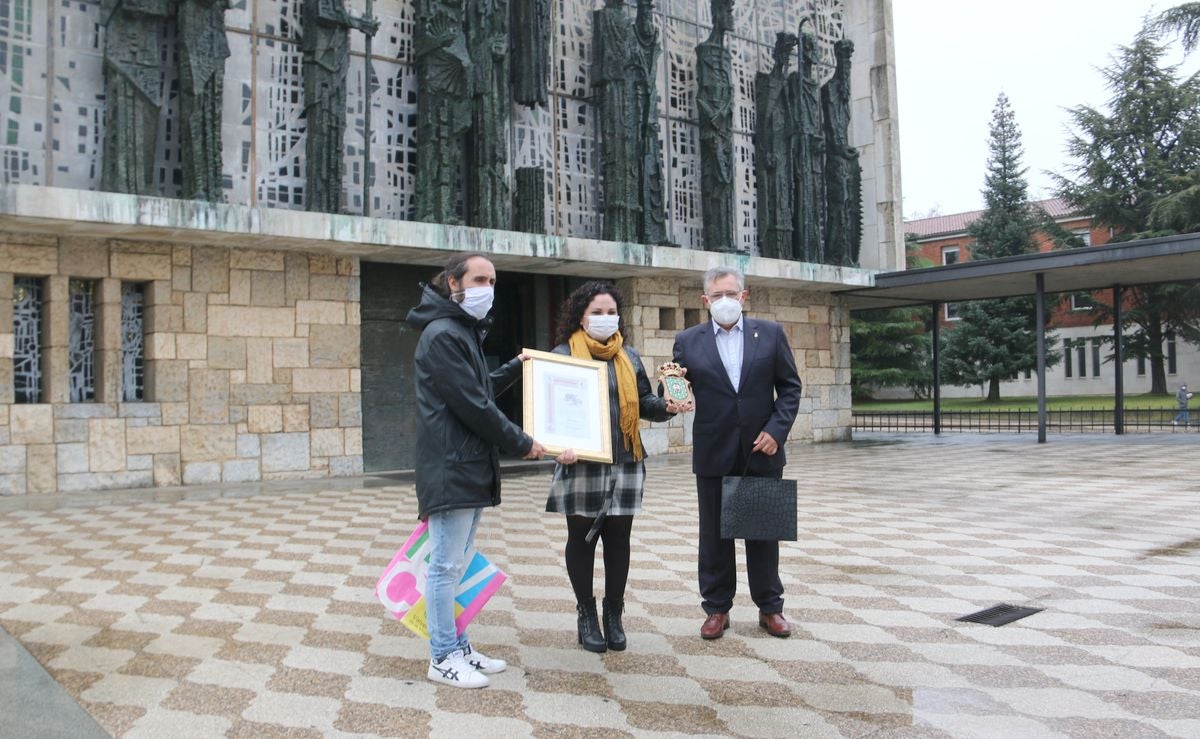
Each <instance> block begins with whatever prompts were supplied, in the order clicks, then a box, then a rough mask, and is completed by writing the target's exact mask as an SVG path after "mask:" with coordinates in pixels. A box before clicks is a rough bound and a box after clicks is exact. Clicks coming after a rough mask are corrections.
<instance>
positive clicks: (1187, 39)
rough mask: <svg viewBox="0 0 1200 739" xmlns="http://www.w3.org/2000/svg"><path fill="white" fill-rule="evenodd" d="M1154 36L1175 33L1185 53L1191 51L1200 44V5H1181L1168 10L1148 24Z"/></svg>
mask: <svg viewBox="0 0 1200 739" xmlns="http://www.w3.org/2000/svg"><path fill="white" fill-rule="evenodd" d="M1150 31H1151V32H1152V33H1155V34H1166V33H1177V34H1179V40H1180V41H1181V42H1182V43H1183V48H1184V50H1185V51H1192V50H1194V49H1195V48H1196V45H1197V42H1200V3H1181V4H1179V5H1176V6H1175V7H1173V8H1168V9H1167V10H1164V11H1163V12H1162V13H1160V14H1159V15H1158V17H1157V18H1155V19H1154V20H1153V21H1151V22H1150Z"/></svg>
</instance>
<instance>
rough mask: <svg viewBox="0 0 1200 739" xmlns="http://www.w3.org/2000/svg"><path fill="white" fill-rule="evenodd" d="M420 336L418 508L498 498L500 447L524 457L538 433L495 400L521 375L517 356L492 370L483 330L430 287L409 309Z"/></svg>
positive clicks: (423, 511) (423, 513)
mask: <svg viewBox="0 0 1200 739" xmlns="http://www.w3.org/2000/svg"><path fill="white" fill-rule="evenodd" d="M408 323H409V325H410V326H412V327H413V328H415V329H417V330H418V331H421V332H422V333H421V339H420V341H418V342H417V353H416V372H417V414H418V416H417V465H416V478H417V506H418V509H417V515H418V516H419V517H420V518H421V519H424V518H426V517H427V516H428V515H429V514H430V513H436V512H438V511H447V510H452V509H456V508H479V507H482V506H494V505H499V504H500V454H499V451H498V449H497V447H499V449H503V450H504V451H505V452H507V453H510V454H518V455H521V456H524V455H525V454H528V453H529V449H530V448H531V447H532V446H533V439H532V438H530V436H529V435H528V434H526V433H525V432H523V431H522V430H521V429H520V427H518V426H517V425H515V424H514V423H512V422H511V421H509V420H508V418H506V417H505V415H504V414H503V413H502V412H501V411H500V409H499V408H497V407H496V403H495V400H494V398H495V397H496V392H497V390H498V391H500V392H503V391H504V390H506V389H508V387H509V386H510V385H512V384H513V383H514V382H516V380H517V378H518V377H520V376H521V360H519V359H513V360H512V361H510V362H508V363H507V364H504V365H502V366H501V367H499V368H498V369H497V370H496V371H495V372H492V373H490V374H489V373H488V369H487V364H486V363H485V361H484V358H483V330H482V328H481V327H480V325H479V321H476V320H475V319H474V318H473V317H471V316H470V315H468V314H467V313H466V312H464V311H463V309H462V308H461V307H460V306H459V304H458V303H455V302H453V301H451V300H448V299H446V298H443V297H442V296H441V295H438V294H437V293H436V292H434V290H433V289H431V288H430V287H428V286H426V287H425V288H424V290H423V291H422V294H421V303H420V305H418V306H417V307H416V308H413V309H412V310H410V311H409V312H408Z"/></svg>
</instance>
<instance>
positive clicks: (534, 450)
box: [524, 440, 546, 459]
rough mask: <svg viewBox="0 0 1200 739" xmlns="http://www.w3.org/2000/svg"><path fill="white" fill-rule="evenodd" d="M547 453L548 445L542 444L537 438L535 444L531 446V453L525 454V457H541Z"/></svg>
mask: <svg viewBox="0 0 1200 739" xmlns="http://www.w3.org/2000/svg"><path fill="white" fill-rule="evenodd" d="M545 455H546V447H544V446H542V445H541V444H540V443H538V442H537V441H536V440H535V441H534V442H533V446H531V447H529V453H528V454H526V455H525V457H524V458H525V459H541V458H542V457H544V456H545Z"/></svg>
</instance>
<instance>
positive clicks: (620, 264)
mask: <svg viewBox="0 0 1200 739" xmlns="http://www.w3.org/2000/svg"><path fill="white" fill-rule="evenodd" d="M3 230H10V231H18V232H28V233H33V234H49V235H57V236H62V235H74V236H85V237H92V238H115V239H127V240H134V241H157V242H171V243H177V244H193V245H205V246H228V247H231V248H250V249H278V250H285V251H286V250H299V251H310V252H320V253H324V254H332V255H335V256H345V257H359V258H361V259H363V260H369V261H378V262H393V263H402V264H417V265H431V266H432V265H439V266H440V265H443V264H445V263H446V259H447V257H448V256H449V255H450V254H451V253H452V252H456V251H457V252H462V251H479V252H484V253H486V254H487V255H488V258H489V259H491V260H492V261H493V262H494V263H495V264H496V267H497V268H498V269H501V270H512V271H519V272H530V273H540V274H558V275H568V276H573V277H596V278H605V279H615V278H621V277H664V276H670V277H675V278H678V279H680V280H686V281H690V282H691V283H692V284H695V285H697V286H699V284H700V280H701V277H702V276H703V275H704V273H705V272H706V271H707V270H709V269H711V268H713V267H719V266H728V267H736V268H738V269H740V270H741V271H742V272H743V273H744V274H745V275H746V280H747V282H748V284H750V285H751V286H752V287H754V288H760V287H767V288H786V289H790V290H804V291H811V292H821V293H831V292H834V291H837V290H841V289H844V288H847V287H853V286H860V287H865V286H868V285H870V284H871V278H872V276H873V275H874V274H875V273H874V271H873V270H870V269H860V268H857V267H840V266H833V265H828V264H811V263H807V262H797V261H792V260H784V259H767V258H764V257H752V256H748V255H746V254H735V253H721V252H711V251H701V250H698V249H680V248H678V247H671V246H648V245H644V244H631V243H624V242H617V241H601V240H598V239H587V238H581V237H574V236H549V235H544V234H529V233H519V232H515V231H500V230H493V229H484V228H472V227H469V226H450V225H442V224H436V223H418V222H416V221H401V220H395V219H390V218H364V217H362V216H355V215H334V214H328V213H310V212H306V211H296V210H287V209H283V208H267V207H263V206H244V205H228V204H223V203H202V202H198V201H189V200H178V199H174V198H159V197H146V196H138V195H128V194H120V193H109V192H95V191H88V190H71V189H66V188H57V187H44V186H39V185H13V184H9V185H0V231H3ZM3 268H4V265H0V269H3Z"/></svg>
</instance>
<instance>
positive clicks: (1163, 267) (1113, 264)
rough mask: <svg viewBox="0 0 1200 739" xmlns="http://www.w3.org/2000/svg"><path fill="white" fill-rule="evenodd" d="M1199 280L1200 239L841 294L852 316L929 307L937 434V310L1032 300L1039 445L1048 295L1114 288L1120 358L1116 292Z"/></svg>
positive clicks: (959, 267) (1119, 376)
mask: <svg viewBox="0 0 1200 739" xmlns="http://www.w3.org/2000/svg"><path fill="white" fill-rule="evenodd" d="M1188 280H1200V234H1184V235H1182V236H1167V237H1164V238H1159V239H1141V240H1139V241H1126V242H1123V243H1120V244H1109V245H1107V246H1097V247H1085V248H1080V249H1069V250H1063V251H1052V252H1042V253H1039V254H1025V255H1021V256H1018V257H1006V258H1004V259H989V260H984V261H979V262H960V263H958V264H950V265H946V266H943V267H929V268H926V269H912V270H905V271H903V272H887V273H884V274H878V275H876V276H875V287H870V288H859V289H854V290H844V291H841V292H839V295H841V296H843V297H845V298H846V299H847V302H848V303H849V304H850V309H851V310H863V309H870V308H898V307H901V306H909V305H931V306H932V307H933V315H932V316H931V320H932V322H933V373H934V375H933V377H934V380H933V428H934V433H935V434H937V433H941V388H940V385H941V380H940V377H939V375H940V372H939V369H940V368H939V366H938V364H939V360H938V353H939V352H938V345H939V344H940V341H939V337H938V333H939V331H938V328H939V326H940V323H941V321H940V320H939V319H940V316H939V306H940V305H941V304H942V303H952V302H956V301H967V300H981V299H986V298H1007V297H1015V296H1019V295H1035V296H1036V297H1037V299H1036V300H1035V301H1034V304H1035V306H1036V310H1037V320H1036V323H1037V328H1036V330H1037V334H1038V347H1037V385H1038V389H1037V397H1038V439H1037V440H1038V443H1040V444H1044V443H1046V343H1045V337H1046V325H1045V322H1046V316H1045V311H1044V310H1043V308H1044V305H1045V302H1044V296H1045V295H1046V294H1047V293H1066V292H1078V291H1093V290H1099V289H1102V288H1112V291H1113V298H1112V304H1113V306H1114V309H1115V315H1114V319H1113V339H1114V342H1115V345H1116V347H1117V350H1116V353H1117V356H1124V350H1123V349H1122V344H1123V337H1122V336H1121V302H1122V299H1121V292H1122V289H1123V288H1125V287H1131V286H1137V285H1152V284H1156V283H1163V282H1185V281H1188ZM1123 379H1124V378H1123V373H1122V364H1121V363H1119V362H1118V363H1117V365H1116V371H1115V373H1114V388H1113V391H1114V393H1113V394H1114V406H1113V430H1114V431H1115V432H1116V433H1117V434H1122V433H1124V406H1125V389H1124V382H1123Z"/></svg>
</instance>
